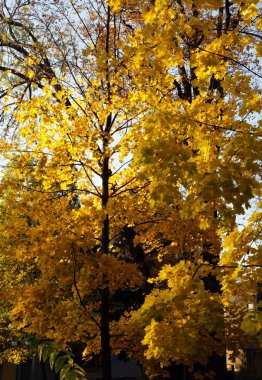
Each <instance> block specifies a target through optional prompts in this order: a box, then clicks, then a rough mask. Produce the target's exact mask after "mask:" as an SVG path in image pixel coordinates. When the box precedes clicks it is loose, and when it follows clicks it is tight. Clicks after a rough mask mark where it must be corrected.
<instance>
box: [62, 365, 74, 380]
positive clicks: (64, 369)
mask: <svg viewBox="0 0 262 380" xmlns="http://www.w3.org/2000/svg"><path fill="white" fill-rule="evenodd" d="M70 368H71V366H70V365H69V364H65V365H64V366H63V368H62V369H61V372H60V377H59V380H64V379H65V378H66V375H67V374H68V372H69V371H70Z"/></svg>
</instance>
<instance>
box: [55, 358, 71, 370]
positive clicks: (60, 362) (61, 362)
mask: <svg viewBox="0 0 262 380" xmlns="http://www.w3.org/2000/svg"><path fill="white" fill-rule="evenodd" d="M68 358H69V357H68V355H64V356H59V357H58V358H57V359H56V361H55V373H58V372H59V371H60V369H61V368H62V367H63V365H64V363H65V361H66V360H67V359H68Z"/></svg>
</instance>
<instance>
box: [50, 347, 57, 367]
mask: <svg viewBox="0 0 262 380" xmlns="http://www.w3.org/2000/svg"><path fill="white" fill-rule="evenodd" d="M57 355H58V352H56V351H54V352H52V353H51V355H50V358H49V365H50V368H51V370H53V368H54V364H55V360H56V357H57Z"/></svg>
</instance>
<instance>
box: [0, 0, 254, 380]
mask: <svg viewBox="0 0 262 380" xmlns="http://www.w3.org/2000/svg"><path fill="white" fill-rule="evenodd" d="M255 4H256V2H249V1H244V2H241V4H240V3H239V2H238V1H233V2H231V3H229V2H228V1H225V2H223V1H209V2H206V1H204V2H201V4H196V3H194V2H192V1H189V0H188V1H186V0H185V1H183V2H181V1H176V2H170V1H157V0H156V1H152V2H148V3H144V4H142V3H141V2H139V1H125V0H124V1H118V2H110V1H108V2H106V1H102V0H101V1H100V0H99V1H98V0H97V1H96V2H94V1H85V2H81V1H70V2H68V3H67V2H63V1H54V2H53V3H50V4H49V5H46V4H45V3H44V2H42V1H39V2H37V1H36V2H20V1H17V2H15V4H14V7H10V6H8V5H7V4H6V3H5V2H3V4H2V11H1V29H2V37H1V43H0V44H1V46H2V56H3V63H2V64H1V66H0V70H1V72H2V73H3V75H2V85H3V88H4V90H3V91H2V95H1V98H2V99H3V108H2V110H3V112H2V116H3V125H4V134H5V136H4V137H5V139H3V141H2V151H3V153H5V157H6V158H5V160H7V168H6V174H5V175H4V177H3V179H2V199H3V210H4V214H5V217H4V218H3V224H2V236H3V238H2V247H3V251H4V254H5V255H6V256H7V255H8V254H10V252H14V254H15V257H16V260H18V262H19V263H24V265H25V268H27V271H29V272H30V270H29V269H28V268H31V267H33V275H31V276H29V278H28V277H27V279H26V281H25V280H21V279H18V280H17V279H16V280H15V282H14V283H13V284H11V285H12V286H13V288H12V290H11V291H10V288H9V287H8V286H7V287H6V289H5V292H6V296H9V297H10V294H11V295H12V296H11V297H10V298H11V301H12V303H13V305H14V308H13V318H14V321H15V322H14V324H15V326H16V328H19V329H21V330H22V331H27V332H29V333H35V334H38V335H40V336H42V337H46V338H49V339H52V340H55V341H56V343H58V344H60V345H61V346H62V347H63V346H64V345H66V344H68V343H70V342H76V341H80V342H82V343H84V344H85V345H86V349H85V354H86V355H92V354H94V353H99V352H100V349H101V355H102V362H103V379H110V378H111V369H110V358H111V351H113V352H119V350H121V349H123V350H126V351H127V352H128V353H129V355H131V356H132V355H133V356H134V357H137V358H138V359H139V360H140V362H141V363H142V364H143V365H144V367H145V368H146V369H147V371H148V373H150V372H151V375H152V376H153V375H155V374H156V373H160V372H161V371H162V370H165V371H166V370H168V366H170V365H171V364H172V363H177V364H179V363H182V364H185V365H187V366H188V367H189V368H190V369H192V370H193V369H194V370H195V371H196V372H197V371H198V372H199V371H200V372H201V371H202V373H205V372H210V371H211V372H212V371H215V372H216V374H215V376H216V378H221V376H223V375H224V374H225V348H226V346H227V347H228V346H230V345H231V346H233V348H234V349H236V348H237V345H238V343H239V342H240V340H242V336H241V337H239V335H236V334H235V331H236V330H237V334H239V333H240V332H241V326H242V327H243V326H244V327H245V324H244V325H243V323H242V322H243V319H244V314H245V312H241V313H240V312H238V306H237V305H236V303H235V302H233V301H232V294H234V293H235V292H236V289H237V287H239V278H240V277H242V281H241V284H242V286H243V287H244V286H245V288H246V289H247V290H248V291H250V290H251V289H253V291H254V289H255V286H256V282H257V281H258V280H260V278H261V268H260V267H259V263H260V256H259V251H258V247H257V245H254V242H255V241H256V238H257V236H258V233H259V216H258V214H257V213H254V214H253V217H252V220H251V222H250V225H248V226H247V227H246V228H245V229H244V230H243V231H240V230H238V229H237V224H236V220H235V219H236V216H237V215H238V214H241V213H243V212H244V211H245V207H247V208H248V207H249V205H250V202H251V200H252V199H253V198H255V197H256V196H258V195H259V180H258V175H259V166H258V157H259V151H260V140H259V139H258V135H259V130H258V125H257V122H256V119H255V120H253V119H252V115H255V114H256V112H258V111H259V108H260V105H261V102H260V99H259V94H258V90H257V83H256V81H255V80H256V78H257V77H259V74H258V70H257V67H258V66H257V65H258V64H257V61H256V58H255V56H254V52H255V49H257V52H258V53H259V48H260V47H259V46H260V45H259V44H257V43H256V42H257V40H258V39H259V38H261V36H260V35H259V32H258V31H257V28H261V23H260V20H258V19H257V15H258V12H259V9H258V7H257V6H256V5H255ZM250 49H251V50H250ZM240 242H241V243H240ZM222 246H224V254H223V257H222V258H221V261H220V255H221V252H222ZM248 252H249V254H247V253H248ZM240 264H241V265H240ZM30 265H31V266H30ZM146 267H147V268H146ZM30 273H31V272H30ZM148 277H151V278H152V279H151V280H150V281H151V286H148V285H147V286H146V284H145V282H146V281H147V280H148ZM14 284H15V287H14ZM132 288H135V289H138V290H139V292H140V293H142V292H144V297H145V299H144V301H143V299H141V297H140V300H139V302H137V301H134V302H133V301H132V302H131V304H130V303H129V304H127V302H126V304H125V305H123V306H121V307H120V305H119V301H117V302H116V305H115V307H116V308H118V312H115V310H114V305H113V301H114V298H115V299H118V298H119V297H120V295H121V293H122V292H123V290H125V291H127V292H130V289H132ZM129 294H130V293H129ZM25 295H26V299H25ZM245 297H246V298H247V297H248V293H246V292H244V294H243V300H244V299H245ZM242 302H244V301H242ZM132 306H133V308H135V310H132V309H131V307H132ZM124 310H126V312H125V313H124ZM120 316H121V317H120ZM119 317H120V319H119ZM252 326H253V325H252ZM249 330H250V329H249ZM163 334H164V335H168V336H169V337H170V338H169V339H165V340H163ZM203 342H204V343H205V346H204V349H203V350H202V351H201V353H199V347H200V345H201V344H203ZM196 356H197V357H196ZM221 363H222V365H221ZM161 368H162V369H161ZM220 370H221V371H222V373H221V372H219V371H220ZM207 375H208V374H207Z"/></svg>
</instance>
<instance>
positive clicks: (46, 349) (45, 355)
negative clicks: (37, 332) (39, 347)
mask: <svg viewBox="0 0 262 380" xmlns="http://www.w3.org/2000/svg"><path fill="white" fill-rule="evenodd" d="M51 352H52V347H50V346H49V345H46V346H44V348H43V358H42V360H43V362H45V361H46V360H47V358H49V356H50V354H51Z"/></svg>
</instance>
